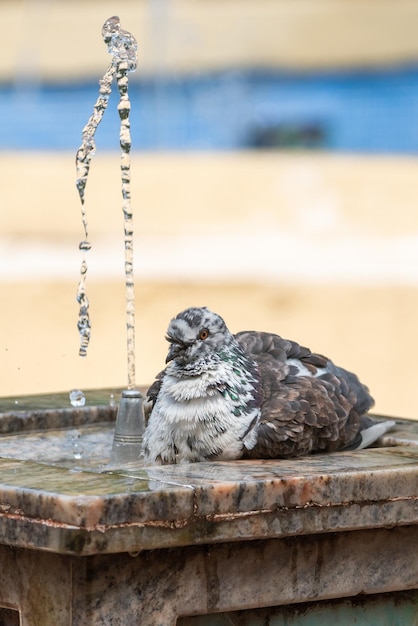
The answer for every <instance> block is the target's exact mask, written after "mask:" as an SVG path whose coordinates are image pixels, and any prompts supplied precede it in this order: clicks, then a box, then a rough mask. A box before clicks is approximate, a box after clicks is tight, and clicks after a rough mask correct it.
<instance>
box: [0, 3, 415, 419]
mask: <svg viewBox="0 0 418 626" xmlns="http://www.w3.org/2000/svg"><path fill="white" fill-rule="evenodd" d="M114 14H117V15H119V17H120V20H121V25H122V27H123V28H125V29H127V30H129V31H130V32H132V33H133V34H134V35H135V37H136V38H137V40H138V45H139V65H138V69H137V71H136V72H135V73H133V74H130V75H129V80H130V82H129V94H130V99H131V103H132V109H131V132H132V142H133V149H132V203H133V207H134V214H135V217H134V220H135V230H136V234H135V272H136V299H137V302H136V314H137V350H136V352H137V355H136V356H137V382H138V384H147V383H150V382H152V380H153V377H154V375H155V374H156V373H157V372H159V371H160V370H161V369H162V367H163V365H164V358H165V353H166V344H165V341H164V334H165V330H166V328H167V324H168V322H169V320H170V318H171V317H173V316H174V315H175V314H177V312H179V311H180V310H182V309H184V308H186V307H188V306H192V305H198V306H202V305H206V306H209V307H211V308H212V309H214V310H216V311H217V312H218V313H220V314H221V315H222V316H223V317H224V318H225V320H226V322H227V324H228V326H229V327H230V329H231V330H232V331H233V332H237V331H238V330H244V329H258V330H270V331H274V332H277V333H278V334H280V335H282V336H284V337H287V338H291V339H294V340H297V341H299V342H300V343H302V344H305V345H308V346H309V347H310V348H311V349H313V350H315V351H318V352H322V353H325V354H327V355H328V356H330V357H332V358H333V360H334V361H336V362H337V363H338V364H339V365H342V366H344V367H347V368H348V369H352V370H353V371H355V372H356V373H357V374H358V375H359V376H360V377H361V378H362V379H363V380H364V382H365V383H366V384H368V385H369V387H370V388H371V390H372V393H373V395H374V396H375V398H376V411H378V412H380V413H383V414H391V415H398V416H405V417H417V415H418V412H417V410H416V407H417V402H416V392H415V390H416V386H417V385H416V377H417V374H418V368H417V366H416V364H415V359H414V353H415V349H416V346H417V345H418V331H417V319H418V212H417V204H418V38H417V37H416V32H417V28H418V2H416V1H412V0H408V1H407V0H398V2H396V3H394V2H392V1H391V0H363V2H361V3H353V2H351V1H349V0H298V2H294V1H292V0H258V1H257V2H252V1H250V0H119V1H118V2H117V3H115V2H109V1H107V0H100V2H99V1H98V0H61V1H57V0H55V1H52V0H1V2H0V19H1V23H2V24H3V31H2V44H1V46H2V54H1V59H0V205H1V211H0V302H1V306H0V329H1V331H0V332H1V335H0V355H1V358H0V395H3V396H4V395H16V396H18V395H21V394H28V393H42V392H50V391H66V390H70V389H72V388H81V389H88V388H98V387H110V386H126V383H127V377H126V347H125V346H126V339H125V317H124V309H125V296H124V284H123V278H124V275H123V254H124V252H123V220H122V211H121V192H120V172H119V117H118V114H117V103H118V94H117V89H116V86H114V88H113V93H112V96H111V98H110V101H109V106H108V109H107V111H106V112H105V115H104V118H103V121H102V123H101V124H100V126H99V128H98V131H97V134H96V144H97V155H96V156H95V157H94V158H93V160H92V166H91V172H90V176H89V180H88V184H87V189H86V210H87V219H88V222H89V235H90V241H91V243H92V249H91V251H90V252H89V254H88V258H87V260H88V265H89V271H88V277H87V294H88V296H89V299H90V310H91V318H92V340H91V343H90V347H89V353H88V356H87V357H86V358H85V359H81V358H80V357H79V356H78V343H79V340H78V333H77V328H76V324H77V314H78V305H77V303H76V300H75V296H76V290H77V284H78V280H79V269H80V264H81V256H80V255H81V253H80V251H79V250H78V243H79V242H80V241H81V240H82V239H83V231H82V223H81V216H80V205H79V200H78V194H77V191H76V187H75V165H74V161H75V153H76V151H77V149H78V147H79V145H80V143H81V133H82V129H83V127H84V125H85V124H86V123H87V120H88V118H89V116H90V115H91V113H92V111H93V105H94V103H95V101H96V99H97V96H98V81H99V79H100V78H101V77H102V75H103V73H104V72H105V70H106V67H107V66H108V64H109V62H110V57H109V56H108V54H107V51H106V47H105V45H104V43H103V41H102V38H101V28H102V25H103V23H104V21H105V20H106V19H107V18H109V17H110V16H112V15H114Z"/></svg>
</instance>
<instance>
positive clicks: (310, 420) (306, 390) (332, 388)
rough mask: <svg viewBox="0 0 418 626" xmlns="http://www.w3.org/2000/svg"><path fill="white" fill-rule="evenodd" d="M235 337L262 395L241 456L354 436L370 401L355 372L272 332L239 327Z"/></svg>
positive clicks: (287, 451) (299, 450)
mask: <svg viewBox="0 0 418 626" xmlns="http://www.w3.org/2000/svg"><path fill="white" fill-rule="evenodd" d="M236 339H237V341H238V342H239V344H240V345H241V347H242V348H243V349H244V350H245V351H246V352H247V353H248V354H249V355H250V356H251V358H252V359H254V361H255V362H256V363H257V366H258V372H259V377H260V386H261V396H262V405H261V421H260V424H259V425H258V432H257V435H258V436H257V443H256V444H255V446H254V447H253V448H252V449H251V450H248V451H247V453H246V456H250V457H253V458H256V457H258V458H278V457H289V456H300V455H305V454H309V453H311V452H320V451H332V450H337V449H340V448H343V447H345V446H347V445H349V444H350V443H351V442H352V441H353V440H355V438H356V436H357V435H358V433H359V430H360V428H361V424H360V417H361V415H362V414H363V413H365V412H366V411H367V410H368V409H369V408H370V407H371V406H372V405H373V399H372V398H371V396H370V394H369V392H368V389H367V387H365V386H364V385H362V383H360V381H359V380H358V378H357V376H355V374H352V373H350V372H347V371H345V370H343V369H342V368H338V367H336V366H335V365H334V364H333V363H332V362H331V361H330V360H329V359H327V358H326V357H324V356H322V355H320V354H315V353H313V352H311V351H310V350H309V349H308V348H305V347H303V346H300V345H299V344H297V343H296V342H293V341H288V340H285V339H283V338H282V337H279V336H278V335H274V334H270V333H259V332H243V333H239V334H238V335H236Z"/></svg>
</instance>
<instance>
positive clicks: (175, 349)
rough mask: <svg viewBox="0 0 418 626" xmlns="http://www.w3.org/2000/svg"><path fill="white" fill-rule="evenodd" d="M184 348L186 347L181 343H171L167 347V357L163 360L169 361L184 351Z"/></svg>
mask: <svg viewBox="0 0 418 626" xmlns="http://www.w3.org/2000/svg"><path fill="white" fill-rule="evenodd" d="M185 349H186V346H185V345H183V344H181V343H172V344H171V345H170V347H169V349H168V354H167V358H166V360H165V362H166V363H170V361H173V360H174V359H175V358H177V357H178V356H179V355H181V354H182V353H184V350H185Z"/></svg>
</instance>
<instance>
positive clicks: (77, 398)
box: [69, 389, 86, 406]
mask: <svg viewBox="0 0 418 626" xmlns="http://www.w3.org/2000/svg"><path fill="white" fill-rule="evenodd" d="M69 396H70V402H71V404H72V405H73V406H84V405H85V404H86V397H85V395H84V393H83V392H82V391H81V390H80V389H73V390H72V391H70V394H69Z"/></svg>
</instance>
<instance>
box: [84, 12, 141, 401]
mask: <svg viewBox="0 0 418 626" xmlns="http://www.w3.org/2000/svg"><path fill="white" fill-rule="evenodd" d="M102 37H103V40H104V42H105V44H106V45H107V49H108V52H109V53H110V54H111V55H112V61H111V63H110V65H109V67H108V68H107V70H106V72H105V74H104V76H103V78H102V79H101V80H100V81H99V85H100V89H99V97H98V99H97V101H96V104H95V105H94V108H93V113H92V115H91V116H90V118H89V120H88V122H87V124H86V126H85V127H84V129H83V132H82V144H81V146H80V148H79V149H78V151H77V154H76V171H77V182H76V185H77V190H78V193H79V196H80V202H81V215H82V222H83V229H84V239H83V241H81V242H80V245H79V248H80V250H82V252H83V258H82V263H81V269H80V281H79V284H78V288H77V302H78V303H79V305H80V307H79V316H78V323H77V326H78V330H79V334H80V349H79V354H80V356H86V355H87V349H88V345H89V342H90V337H91V322H90V314H89V300H88V298H87V294H86V276H87V259H86V255H87V252H88V251H89V250H90V248H91V244H90V242H89V237H88V223H87V214H86V210H85V189H86V184H87V178H88V175H89V170H90V161H91V159H92V157H93V156H94V154H95V150H96V144H95V139H94V135H95V132H96V130H97V127H98V125H99V124H100V122H101V120H102V118H103V114H104V112H105V110H106V108H107V104H108V101H109V96H110V93H111V86H112V82H113V79H114V77H115V76H116V82H117V86H118V90H119V104H118V113H119V117H120V147H121V177H122V199H123V200H122V210H123V214H124V236H125V282H126V328H127V348H128V388H129V389H133V388H134V386H135V356H134V355H135V318H134V311H135V293H134V280H133V220H132V217H133V216H132V209H131V202H130V200H131V193H130V149H131V135H130V121H129V113H130V108H131V105H130V101H129V96H128V72H132V71H135V69H136V67H137V50H138V45H137V42H136V40H135V38H134V37H133V36H132V35H131V34H130V33H129V32H128V31H126V30H123V29H122V28H121V27H120V20H119V18H118V17H117V16H114V17H111V18H109V19H108V20H106V22H105V23H104V25H103V28H102Z"/></svg>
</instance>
